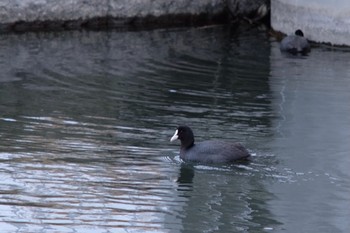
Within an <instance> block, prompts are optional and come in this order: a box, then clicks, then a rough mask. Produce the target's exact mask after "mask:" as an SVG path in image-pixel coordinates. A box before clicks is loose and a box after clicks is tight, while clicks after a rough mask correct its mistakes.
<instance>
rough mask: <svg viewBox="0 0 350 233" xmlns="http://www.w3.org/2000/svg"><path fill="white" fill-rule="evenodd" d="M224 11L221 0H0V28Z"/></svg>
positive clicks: (122, 22)
mask: <svg viewBox="0 0 350 233" xmlns="http://www.w3.org/2000/svg"><path fill="white" fill-rule="evenodd" d="M225 11H226V3H225V1H223V0H198V1H197V0H192V1H190V0H167V1H163V0H159V1H157V0H142V1H140V0H91V1H86V0H71V1H66V0H63V1H61V0H56V1H53V0H0V31H1V30H2V31H12V30H14V31H26V30H43V29H44V30H45V29H47V30H51V29H55V30H56V29H74V28H80V27H92V28H101V27H102V28H105V27H113V26H114V27H115V26H130V25H131V26H135V25H138V24H147V23H152V24H176V23H178V22H180V21H181V22H183V23H189V22H191V21H193V22H194V23H195V22H197V21H199V20H202V21H207V22H210V21H220V20H223V17H224V15H225ZM226 15H227V14H226ZM140 19H144V20H140Z"/></svg>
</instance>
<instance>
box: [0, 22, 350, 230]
mask: <svg viewBox="0 0 350 233" xmlns="http://www.w3.org/2000/svg"><path fill="white" fill-rule="evenodd" d="M348 67H350V53H349V52H348V51H347V50H344V49H342V50H333V49H330V48H327V47H322V46H321V47H316V48H314V49H313V51H312V52H311V54H310V55H309V56H307V57H291V56H286V55H284V54H281V53H280V51H279V49H278V43H277V42H276V41H275V40H274V39H273V38H270V37H269V36H268V34H267V32H266V31H264V30H259V29H256V28H247V27H241V28H230V27H225V26H224V27H223V26H216V27H204V28H182V29H167V30H154V31H140V32H115V31H105V32H91V31H90V32H86V31H82V32H77V31H74V32H60V33H38V34H36V33H35V34H34V33H28V34H19V35H15V34H9V35H2V36H1V39H0V68H1V73H0V114H1V115H0V129H1V131H0V178H1V179H0V220H1V221H0V228H1V229H2V232H215V231H216V232H348V231H349V230H350V225H349V223H348V218H349V217H350V210H349V208H348V206H349V204H350V198H349V197H348V196H349V195H348V194H349V191H350V182H349V178H350V172H349V169H348V167H349V165H350V157H349V152H350V144H349V143H348V141H349V136H350V117H349V116H350V107H349V106H350V105H349V104H348V103H349V100H350V92H349V90H350V72H349V68H348ZM180 123H181V124H183V123H186V124H188V125H191V126H192V128H193V129H194V131H195V134H196V140H198V141H200V140H204V139H209V138H223V139H231V140H237V141H241V142H243V143H244V144H245V145H246V146H247V147H248V148H249V150H250V151H251V153H252V154H253V161H252V162H251V163H249V164H235V165H203V164H186V163H184V162H182V161H181V160H180V159H179V156H178V149H179V145H178V143H174V144H171V143H170V142H169V138H170V137H171V136H172V134H173V133H174V130H175V127H176V126H177V125H178V124H180Z"/></svg>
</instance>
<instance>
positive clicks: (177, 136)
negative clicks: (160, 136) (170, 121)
mask: <svg viewBox="0 0 350 233" xmlns="http://www.w3.org/2000/svg"><path fill="white" fill-rule="evenodd" d="M177 133H178V130H176V131H175V134H174V136H172V137H171V138H170V141H171V142H173V141H175V140H176V139H178V138H179V135H177Z"/></svg>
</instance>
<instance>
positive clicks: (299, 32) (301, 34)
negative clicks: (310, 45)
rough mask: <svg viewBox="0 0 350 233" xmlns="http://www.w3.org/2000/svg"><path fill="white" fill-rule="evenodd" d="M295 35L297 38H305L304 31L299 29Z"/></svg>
mask: <svg viewBox="0 0 350 233" xmlns="http://www.w3.org/2000/svg"><path fill="white" fill-rule="evenodd" d="M295 35H296V36H301V37H304V33H303V31H302V30H300V29H298V30H296V31H295Z"/></svg>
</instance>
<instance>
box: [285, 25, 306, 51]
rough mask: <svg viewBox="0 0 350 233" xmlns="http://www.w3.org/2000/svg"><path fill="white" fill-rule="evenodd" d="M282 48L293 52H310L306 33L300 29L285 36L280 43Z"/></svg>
mask: <svg viewBox="0 0 350 233" xmlns="http://www.w3.org/2000/svg"><path fill="white" fill-rule="evenodd" d="M280 50H281V51H282V52H289V53H292V54H298V53H301V54H307V53H308V52H310V44H309V42H308V40H307V39H306V38H305V37H304V33H303V32H302V31H301V30H300V29H298V30H296V31H295V35H289V36H286V37H285V38H283V40H282V41H281V44H280Z"/></svg>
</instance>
